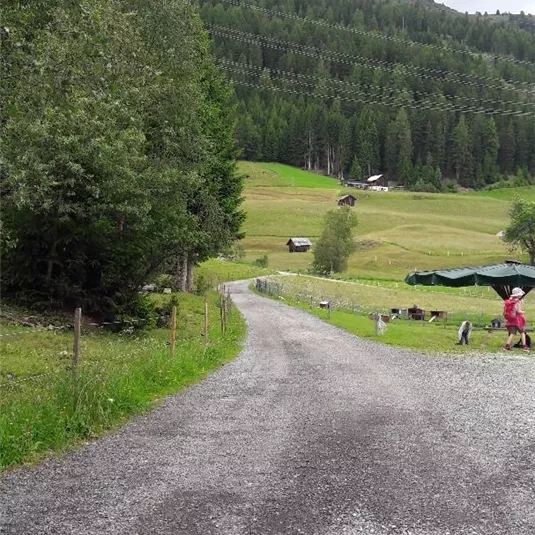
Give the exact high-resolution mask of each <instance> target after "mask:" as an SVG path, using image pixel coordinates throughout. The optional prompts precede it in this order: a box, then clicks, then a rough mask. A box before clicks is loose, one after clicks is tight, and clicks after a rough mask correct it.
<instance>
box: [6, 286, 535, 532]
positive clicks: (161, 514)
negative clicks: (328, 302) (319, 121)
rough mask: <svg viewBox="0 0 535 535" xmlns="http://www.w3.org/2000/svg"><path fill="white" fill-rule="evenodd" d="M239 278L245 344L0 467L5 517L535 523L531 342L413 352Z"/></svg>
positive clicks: (194, 522) (204, 526)
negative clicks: (66, 439) (201, 377)
mask: <svg viewBox="0 0 535 535" xmlns="http://www.w3.org/2000/svg"><path fill="white" fill-rule="evenodd" d="M232 291H233V293H234V300H235V303H236V304H237V306H238V307H239V308H240V310H241V311H242V312H243V313H244V315H245V317H246V319H247V323H248V326H249V336H248V338H247V341H246V343H245V347H244V349H243V352H242V354H241V355H240V356H239V358H237V359H236V360H235V361H233V362H232V363H230V364H228V365H226V366H225V367H223V368H222V369H221V370H219V371H217V372H216V373H214V374H212V375H211V376H209V377H208V378H207V379H206V380H205V381H203V382H202V383H200V384H198V385H195V386H193V387H191V388H188V389H187V390H184V391H182V392H181V393H179V394H177V395H175V396H172V397H170V398H168V399H167V400H166V401H165V402H164V403H163V404H162V406H161V407H160V408H158V409H156V410H154V411H152V412H151V413H150V414H147V415H145V416H142V417H137V418H135V419H133V420H132V421H131V422H130V423H129V424H127V425H126V426H124V427H123V428H122V429H121V430H119V431H117V432H115V433H113V434H110V435H109V436H107V437H105V438H103V439H101V440H98V441H96V442H93V443H91V444H87V445H85V446H83V447H82V448H80V449H79V450H78V451H77V452H75V453H70V454H66V455H64V456H63V457H56V458H51V459H49V460H47V461H45V462H43V463H42V464H40V465H38V466H35V467H31V468H21V469H18V470H15V471H11V472H8V473H6V474H4V475H3V477H2V478H1V480H0V483H1V492H2V496H1V499H2V502H1V507H2V519H1V521H0V527H1V530H2V531H1V532H2V533H9V534H21V535H31V534H54V535H62V534H65V535H67V534H69V535H77V534H84V535H91V534H139V535H150V534H163V535H167V534H169V535H171V534H173V535H181V534H187V535H210V534H214V535H245V534H255V535H274V534H281V535H282V534H306V535H352V534H366V535H369V534H377V535H392V534H399V535H502V534H503V535H524V534H525V535H527V534H530V535H531V534H533V533H535V494H534V488H535V465H534V456H535V426H534V420H535V416H534V415H535V390H534V386H535V385H534V371H535V359H532V358H531V357H529V356H527V357H521V358H517V357H515V356H514V355H509V354H504V355H498V356H478V355H471V356H468V357H467V356H465V357H458V358H453V357H451V356H431V355H421V354H414V353H412V352H410V351H403V350H400V349H395V348H390V347H387V346H383V345H379V344H375V343H373V342H370V341H365V340H360V339H358V338H356V337H354V336H352V335H350V334H347V333H345V332H343V331H340V330H339V329H336V328H335V327H332V326H329V325H327V324H324V323H322V322H321V321H320V320H318V319H316V318H314V317H312V316H310V315H308V314H306V313H303V312H301V311H299V310H295V309H291V308H288V307H286V306H285V305H282V304H280V303H276V302H273V301H268V300H265V299H263V298H261V297H258V296H256V295H253V294H251V293H250V292H249V291H248V290H247V285H246V284H244V283H238V284H234V285H232Z"/></svg>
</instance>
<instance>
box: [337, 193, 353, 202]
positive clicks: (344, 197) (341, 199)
mask: <svg viewBox="0 0 535 535" xmlns="http://www.w3.org/2000/svg"><path fill="white" fill-rule="evenodd" d="M349 197H351V198H353V199H355V200H357V198H356V197H355V196H353V195H351V193H348V194H347V195H344V196H343V197H340V198H339V199H338V200H339V201H343V200H344V199H349Z"/></svg>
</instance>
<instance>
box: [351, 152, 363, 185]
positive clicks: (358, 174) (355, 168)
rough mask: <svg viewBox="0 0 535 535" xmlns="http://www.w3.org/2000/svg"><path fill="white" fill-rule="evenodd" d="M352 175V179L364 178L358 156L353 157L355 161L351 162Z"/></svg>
mask: <svg viewBox="0 0 535 535" xmlns="http://www.w3.org/2000/svg"><path fill="white" fill-rule="evenodd" d="M350 176H351V180H358V181H360V180H362V167H361V166H360V162H359V160H358V158H357V156H355V157H354V158H353V162H352V163H351V171H350Z"/></svg>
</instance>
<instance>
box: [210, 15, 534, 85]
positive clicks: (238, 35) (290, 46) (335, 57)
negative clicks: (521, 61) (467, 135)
mask: <svg viewBox="0 0 535 535" xmlns="http://www.w3.org/2000/svg"><path fill="white" fill-rule="evenodd" d="M207 26H208V28H209V29H210V33H212V34H213V35H217V36H219V37H223V38H225V39H233V40H236V41H240V42H244V43H249V44H254V45H257V46H265V47H268V48H272V49H276V50H282V51H284V52H286V53H288V52H290V53H296V54H301V55H304V56H309V57H315V58H317V57H321V58H324V59H326V60H328V61H334V62H336V63H342V64H346V65H352V66H354V65H363V64H364V67H367V68H370V69H376V70H383V71H387V72H392V70H393V69H400V70H404V71H406V73H407V75H409V76H418V77H419V78H424V79H428V80H437V81H440V82H443V83H444V82H448V83H454V84H459V85H467V86H473V87H484V88H487V89H500V90H508V91H515V92H522V93H526V94H529V95H535V86H534V87H533V88H531V89H525V88H517V87H507V85H506V84H509V83H512V82H508V81H506V80H503V79H500V78H491V77H484V76H482V77H479V81H475V80H474V81H472V80H463V79H460V80H455V79H453V80H452V79H448V78H446V77H447V76H454V77H455V76H457V77H460V78H462V77H463V76H465V77H467V78H474V79H475V78H476V76H475V75H463V74H461V73H457V72H454V71H441V70H439V69H427V68H423V67H413V66H410V65H405V64H402V63H391V62H388V61H384V60H377V59H373V58H365V57H363V56H358V55H357V56H352V55H350V54H344V53H341V52H334V51H332V50H326V49H321V48H315V47H311V46H306V45H300V44H298V43H293V42H291V41H284V40H282V39H276V38H274V37H267V36H263V35H258V34H254V33H248V32H242V31H240V30H235V29H234V28H228V27H225V26H219V25H211V24H209V25H207ZM367 64H370V65H367ZM418 71H423V72H424V73H425V72H431V73H434V74H422V73H421V72H418ZM488 81H493V82H502V84H500V85H489V84H488ZM524 83H525V82H518V84H524Z"/></svg>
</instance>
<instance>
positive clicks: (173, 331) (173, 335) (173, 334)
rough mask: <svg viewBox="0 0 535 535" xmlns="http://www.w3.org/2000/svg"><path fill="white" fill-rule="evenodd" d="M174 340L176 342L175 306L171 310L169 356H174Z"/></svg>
mask: <svg viewBox="0 0 535 535" xmlns="http://www.w3.org/2000/svg"><path fill="white" fill-rule="evenodd" d="M175 340H176V305H173V308H172V309H171V334H170V338H169V352H170V353H171V356H173V355H174V354H175Z"/></svg>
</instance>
